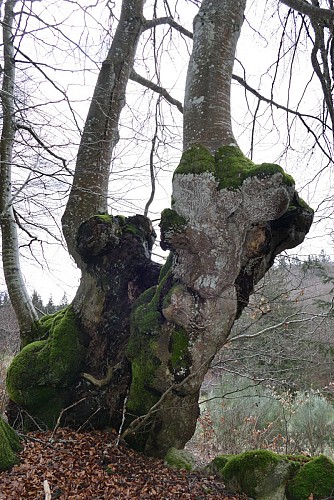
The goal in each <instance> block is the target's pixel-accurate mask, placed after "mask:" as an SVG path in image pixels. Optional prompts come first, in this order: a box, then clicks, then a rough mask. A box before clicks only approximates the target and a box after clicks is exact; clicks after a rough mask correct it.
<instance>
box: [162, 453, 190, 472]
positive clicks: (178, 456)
mask: <svg viewBox="0 0 334 500" xmlns="http://www.w3.org/2000/svg"><path fill="white" fill-rule="evenodd" d="M195 462H196V461H195V457H194V456H193V455H192V454H191V453H190V452H189V451H186V450H178V449H176V448H170V449H169V450H168V452H167V455H166V456H165V464H166V465H168V466H169V467H171V468H173V469H184V470H187V471H191V470H192V469H193V468H194V467H195Z"/></svg>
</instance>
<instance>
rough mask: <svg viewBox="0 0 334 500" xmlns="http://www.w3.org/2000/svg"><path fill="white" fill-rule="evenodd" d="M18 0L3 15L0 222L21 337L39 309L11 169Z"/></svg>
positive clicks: (6, 272)
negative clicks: (27, 274) (25, 264)
mask: <svg viewBox="0 0 334 500" xmlns="http://www.w3.org/2000/svg"><path fill="white" fill-rule="evenodd" d="M15 4H16V1H15V0H7V2H6V3H5V13H4V19H3V51H4V67H3V83H2V89H1V106H2V114H3V118H2V133H1V142H0V166H1V169H0V226H1V242H2V263H3V270H4V275H5V280H6V285H7V289H8V293H9V296H10V300H11V303H12V305H13V308H14V310H15V313H16V316H17V319H18V322H19V326H20V330H21V332H22V337H23V340H24V336H25V335H26V333H27V332H29V331H30V328H31V325H32V324H33V322H34V321H36V319H37V313H36V311H35V308H34V306H33V304H32V302H31V298H30V297H29V294H28V292H27V289H26V286H25V282H24V279H23V276H22V273H21V266H20V255H19V244H18V236H17V227H16V222H15V218H14V212H13V196H14V195H13V192H12V181H11V171H12V162H13V146H14V140H15V130H16V126H15V118H14V111H15V109H14V100H15V95H14V94H15V90H14V89H15V60H14V47H13V43H14V35H13V21H14V15H15V14H14V7H15Z"/></svg>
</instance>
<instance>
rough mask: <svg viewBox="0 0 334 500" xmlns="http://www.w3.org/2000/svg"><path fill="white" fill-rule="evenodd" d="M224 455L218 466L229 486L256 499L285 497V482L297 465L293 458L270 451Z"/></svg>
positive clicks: (219, 472) (265, 499) (218, 470)
mask: <svg viewBox="0 0 334 500" xmlns="http://www.w3.org/2000/svg"><path fill="white" fill-rule="evenodd" d="M222 458H223V459H222V461H221V464H219V462H218V461H217V460H216V463H215V466H216V471H217V473H218V475H219V476H221V477H222V479H223V480H224V482H225V484H226V486H227V487H228V488H230V489H232V490H234V491H235V492H237V493H244V494H246V495H249V496H251V497H252V498H254V499H261V500H276V499H277V500H278V499H282V498H284V492H285V485H286V482H287V480H288V479H289V478H290V477H291V473H292V470H293V468H294V464H291V462H290V461H289V460H287V459H285V458H284V457H281V456H279V455H276V454H275V453H272V452H270V451H267V450H255V451H247V452H245V453H241V454H240V455H234V456H231V457H226V456H223V457H222ZM218 459H219V457H218Z"/></svg>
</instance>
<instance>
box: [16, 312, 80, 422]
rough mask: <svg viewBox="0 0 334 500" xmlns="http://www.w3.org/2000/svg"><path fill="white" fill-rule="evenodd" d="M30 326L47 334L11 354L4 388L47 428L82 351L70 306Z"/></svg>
mask: <svg viewBox="0 0 334 500" xmlns="http://www.w3.org/2000/svg"><path fill="white" fill-rule="evenodd" d="M34 329H35V331H36V332H38V331H39V336H40V337H46V336H47V338H45V339H44V340H37V341H35V342H32V343H30V344H28V345H26V346H25V347H24V348H23V349H22V350H21V351H20V352H19V354H18V355H17V356H15V357H14V359H13V361H12V363H11V365H10V366H9V368H8V372H7V391H8V394H9V397H10V399H11V400H12V401H14V402H15V403H17V404H18V405H20V406H22V407H23V408H24V409H25V410H26V411H27V412H28V413H30V414H31V415H32V416H33V417H35V418H37V419H38V420H39V421H40V422H43V423H45V424H46V425H47V427H49V428H50V427H52V426H53V425H54V424H55V421H56V419H57V417H58V415H59V413H60V411H61V409H62V408H63V407H64V406H66V405H67V403H68V402H69V390H68V388H69V386H70V385H71V384H72V383H73V382H74V380H75V379H76V377H77V376H78V374H79V373H80V369H81V364H82V361H83V359H84V353H85V351H84V348H83V347H82V346H81V344H80V342H79V334H78V329H77V325H76V321H75V316H74V313H73V310H72V309H71V307H68V308H66V309H64V310H62V311H59V312H57V313H55V314H52V315H51V316H46V317H45V318H43V319H42V320H40V321H38V322H37V323H36V324H35V326H34Z"/></svg>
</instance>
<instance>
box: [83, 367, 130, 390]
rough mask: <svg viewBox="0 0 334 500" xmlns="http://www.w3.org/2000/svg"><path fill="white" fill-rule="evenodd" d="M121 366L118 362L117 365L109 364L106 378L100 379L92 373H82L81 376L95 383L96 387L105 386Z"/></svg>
mask: <svg viewBox="0 0 334 500" xmlns="http://www.w3.org/2000/svg"><path fill="white" fill-rule="evenodd" d="M120 367H121V363H117V365H115V366H109V367H108V371H107V374H106V376H105V377H104V378H101V379H98V378H95V377H94V375H91V374H90V373H80V375H81V377H82V378H84V379H86V380H88V382H90V383H91V384H93V385H95V386H96V387H99V388H101V387H104V386H105V385H108V384H109V383H110V382H111V379H112V378H113V375H114V373H115V371H116V370H118V369H119V368H120Z"/></svg>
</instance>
